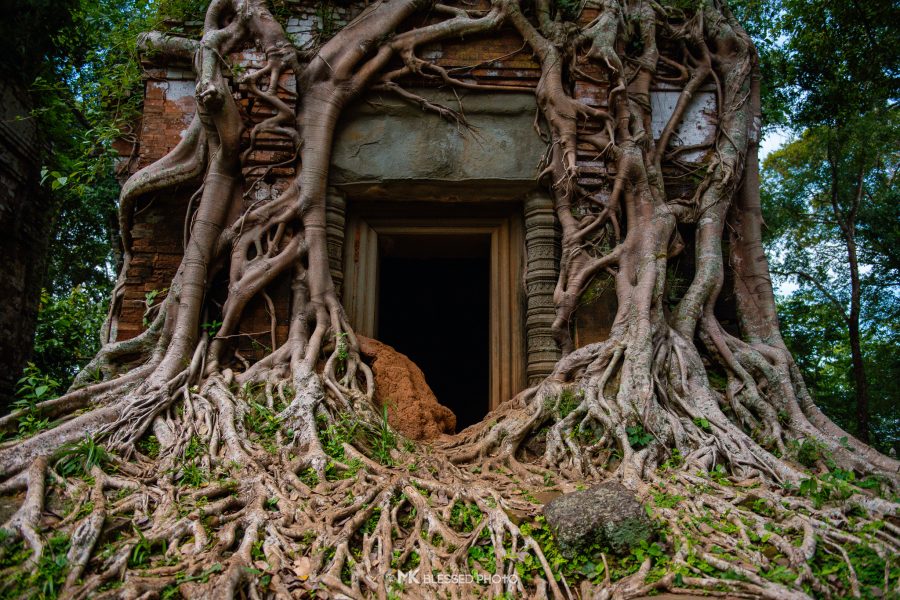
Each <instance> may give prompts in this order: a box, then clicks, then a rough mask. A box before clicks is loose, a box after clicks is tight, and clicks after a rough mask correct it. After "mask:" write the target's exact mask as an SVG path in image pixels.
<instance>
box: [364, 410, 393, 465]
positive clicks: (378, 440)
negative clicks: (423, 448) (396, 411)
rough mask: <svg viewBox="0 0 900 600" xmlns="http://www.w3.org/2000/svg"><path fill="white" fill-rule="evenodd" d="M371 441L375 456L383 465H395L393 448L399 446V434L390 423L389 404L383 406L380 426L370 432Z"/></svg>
mask: <svg viewBox="0 0 900 600" xmlns="http://www.w3.org/2000/svg"><path fill="white" fill-rule="evenodd" d="M369 442H370V444H371V446H372V450H373V452H374V458H375V459H376V460H377V461H378V462H380V463H381V464H383V465H388V466H390V465H393V464H394V459H393V458H392V457H391V450H394V449H395V448H396V447H397V436H396V435H395V434H394V431H393V430H392V429H391V426H390V424H389V423H388V409H387V406H382V407H381V421H379V423H378V427H377V428H374V429H373V430H371V431H370V432H369Z"/></svg>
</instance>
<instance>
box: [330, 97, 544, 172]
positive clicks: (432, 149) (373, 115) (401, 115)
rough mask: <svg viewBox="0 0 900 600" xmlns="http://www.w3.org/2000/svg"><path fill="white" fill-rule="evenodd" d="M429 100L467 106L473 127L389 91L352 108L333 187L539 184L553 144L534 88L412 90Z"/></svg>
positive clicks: (337, 148) (339, 137)
mask: <svg viewBox="0 0 900 600" xmlns="http://www.w3.org/2000/svg"><path fill="white" fill-rule="evenodd" d="M411 91H412V92H414V93H416V94H420V95H421V96H422V97H424V98H427V99H428V100H429V101H430V102H432V103H434V104H436V105H440V106H443V107H447V108H450V109H453V110H457V111H459V110H462V112H463V113H464V114H465V118H466V120H467V122H468V123H469V125H470V126H471V129H466V127H464V126H462V125H457V124H456V123H451V122H448V121H447V120H446V119H444V118H441V117H440V116H438V115H436V114H434V113H433V112H430V111H425V110H423V109H422V108H421V107H419V106H418V105H414V104H411V103H409V102H407V101H405V100H403V99H400V98H397V97H396V96H393V95H391V94H388V93H384V92H377V93H370V94H369V95H367V96H365V97H364V98H362V99H361V100H360V101H359V102H357V103H355V104H354V105H353V106H351V107H348V109H347V110H346V111H345V113H344V114H343V116H342V120H341V123H340V124H339V125H338V128H337V131H336V132H335V143H334V151H333V153H332V168H331V181H330V183H331V184H332V185H336V186H339V187H345V188H348V189H349V188H352V187H353V186H357V187H358V186H360V185H372V184H379V185H390V184H399V185H401V186H402V188H404V189H406V187H407V186H408V185H409V183H410V182H428V181H433V182H440V186H441V187H444V188H446V187H448V186H453V185H454V184H460V183H466V182H467V183H470V184H472V185H474V186H477V187H479V188H481V187H483V186H484V184H485V183H488V184H489V183H496V184H497V185H502V186H509V185H511V184H512V185H515V184H517V183H518V184H522V185H526V186H527V187H528V188H529V189H531V188H533V187H534V181H535V177H536V176H537V174H538V171H539V169H538V164H539V163H540V161H541V158H542V157H543V155H544V153H545V152H546V150H547V144H546V143H545V142H544V141H543V140H541V138H540V137H539V136H538V135H537V133H536V132H535V131H534V126H533V124H534V114H535V111H536V110H537V106H536V104H535V99H534V95H533V94H522V93H509V94H502V95H500V94H477V93H471V94H463V93H462V92H460V94H459V95H458V96H457V95H456V94H453V93H452V92H451V93H447V92H442V91H435V90H427V89H412V90H411Z"/></svg>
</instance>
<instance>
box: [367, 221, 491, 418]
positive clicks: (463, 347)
mask: <svg viewBox="0 0 900 600" xmlns="http://www.w3.org/2000/svg"><path fill="white" fill-rule="evenodd" d="M379 253H380V263H379V286H378V287H379V296H378V338H379V339H380V340H381V341H382V342H384V343H386V344H388V345H390V346H393V347H394V348H396V349H397V350H398V351H400V352H402V353H403V354H406V355H407V356H408V357H409V358H410V359H411V360H412V361H413V362H415V363H416V364H417V365H418V366H419V368H420V369H422V371H423V373H424V374H425V378H426V380H427V381H428V385H429V386H431V389H432V391H434V393H435V395H436V396H437V399H438V401H439V402H440V403H441V404H443V405H444V406H447V407H448V408H449V409H450V410H452V411H453V412H454V413H455V414H456V423H457V430H462V429H464V428H466V427H468V426H469V425H472V424H474V423H477V422H478V421H480V420H482V419H483V418H484V416H485V415H486V414H487V411H488V406H489V401H488V398H489V392H490V388H489V386H490V375H489V373H490V359H489V347H488V345H489V335H490V331H489V316H490V295H489V294H490V287H489V285H490V260H489V259H490V254H489V253H490V238H489V237H488V236H486V235H441V236H424V235H395V236H383V237H382V239H381V240H380V244H379ZM422 323H428V326H427V327H423V326H422Z"/></svg>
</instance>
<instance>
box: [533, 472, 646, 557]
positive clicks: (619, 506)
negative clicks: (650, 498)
mask: <svg viewBox="0 0 900 600" xmlns="http://www.w3.org/2000/svg"><path fill="white" fill-rule="evenodd" d="M544 517H545V518H546V519H547V524H548V525H549V526H550V529H551V531H552V532H553V535H554V537H555V538H556V543H557V544H558V545H559V549H560V551H561V552H562V553H563V555H565V556H566V557H571V556H573V555H575V554H576V553H578V551H579V550H581V549H583V548H586V547H588V546H590V545H591V544H598V545H600V546H601V547H603V546H605V547H607V548H609V549H610V550H612V551H613V552H614V553H616V554H627V553H628V551H629V550H630V549H631V548H634V547H636V546H637V545H639V544H640V543H641V542H642V541H646V540H649V539H650V538H651V536H652V535H653V528H652V525H651V523H650V519H649V517H648V516H647V513H646V511H645V510H644V507H643V506H642V505H641V503H640V502H638V501H637V499H636V498H635V497H634V494H633V493H631V492H630V491H629V490H628V488H626V487H625V486H623V485H622V484H621V483H618V482H615V481H607V482H604V483H601V484H600V485H596V486H594V487H592V488H590V489H587V490H584V491H580V492H573V493H570V494H565V495H562V496H559V497H558V498H556V499H554V500H553V501H552V502H550V503H549V504H547V505H545V506H544Z"/></svg>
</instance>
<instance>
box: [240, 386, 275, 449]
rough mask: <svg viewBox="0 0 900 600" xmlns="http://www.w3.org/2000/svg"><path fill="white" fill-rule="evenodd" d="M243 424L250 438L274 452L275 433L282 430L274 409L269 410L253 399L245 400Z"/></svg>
mask: <svg viewBox="0 0 900 600" xmlns="http://www.w3.org/2000/svg"><path fill="white" fill-rule="evenodd" d="M244 424H245V425H246V426H247V430H248V432H250V434H251V438H252V439H254V440H255V441H257V442H259V444H260V445H261V446H262V447H263V448H265V449H266V451H268V452H269V453H271V454H275V453H276V452H277V451H278V448H277V447H276V445H275V442H276V435H277V434H278V432H279V431H281V430H282V426H281V419H280V418H279V416H278V413H277V412H276V411H273V410H270V409H269V408H268V407H266V406H263V405H262V404H260V403H259V402H256V401H255V400H254V399H252V398H251V399H249V400H248V402H247V411H246V412H245V413H244Z"/></svg>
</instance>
